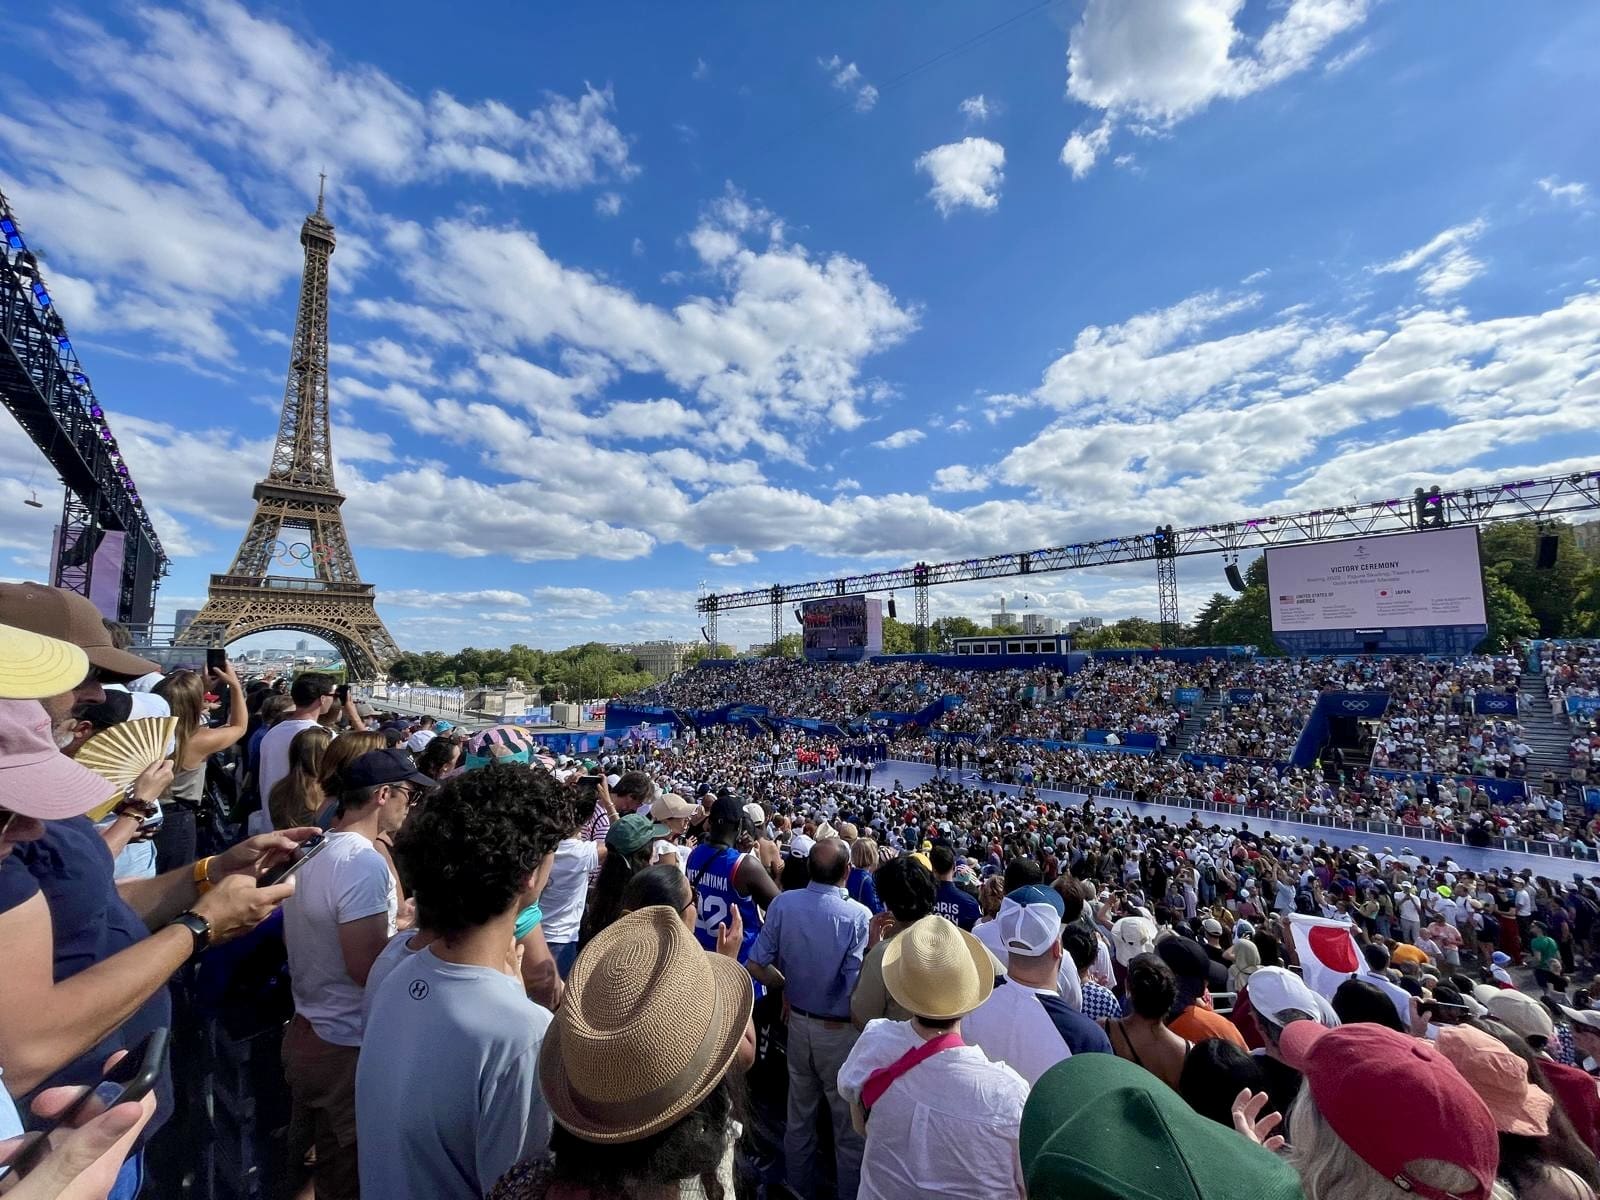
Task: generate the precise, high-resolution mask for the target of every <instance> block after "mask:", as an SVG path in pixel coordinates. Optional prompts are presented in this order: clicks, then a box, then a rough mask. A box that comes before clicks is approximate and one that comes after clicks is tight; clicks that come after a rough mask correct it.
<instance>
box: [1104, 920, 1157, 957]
mask: <svg viewBox="0 0 1600 1200" xmlns="http://www.w3.org/2000/svg"><path fill="white" fill-rule="evenodd" d="M1111 941H1112V945H1113V948H1114V949H1115V950H1116V952H1117V961H1118V962H1119V963H1121V964H1122V965H1123V966H1127V965H1128V964H1129V963H1131V962H1132V961H1133V960H1134V959H1136V958H1138V957H1139V955H1141V954H1149V953H1150V952H1151V951H1152V950H1154V949H1155V948H1156V923H1155V922H1154V921H1151V920H1149V919H1147V918H1145V917H1121V918H1119V919H1118V920H1117V921H1116V923H1115V924H1113V925H1112V926H1111Z"/></svg>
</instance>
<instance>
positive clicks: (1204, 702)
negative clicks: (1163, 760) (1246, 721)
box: [1167, 691, 1222, 754]
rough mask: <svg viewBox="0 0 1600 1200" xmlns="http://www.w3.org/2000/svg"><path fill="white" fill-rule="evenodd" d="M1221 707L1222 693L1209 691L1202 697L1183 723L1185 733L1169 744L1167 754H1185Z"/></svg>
mask: <svg viewBox="0 0 1600 1200" xmlns="http://www.w3.org/2000/svg"><path fill="white" fill-rule="evenodd" d="M1221 707H1222V695H1221V693H1220V692H1211V691H1207V692H1206V693H1205V694H1204V695H1203V696H1202V697H1201V699H1200V703H1199V704H1196V705H1195V706H1194V707H1193V708H1192V709H1190V710H1189V717H1188V719H1187V720H1186V721H1184V723H1183V732H1181V733H1179V734H1178V736H1177V737H1175V738H1173V739H1172V740H1171V742H1169V743H1168V745H1167V752H1168V753H1169V754H1183V753H1185V752H1186V751H1187V750H1188V749H1189V743H1190V742H1192V741H1193V740H1194V736H1195V734H1196V733H1198V732H1199V731H1200V730H1202V729H1204V728H1205V727H1206V723H1207V722H1208V721H1210V720H1211V714H1212V713H1213V712H1215V711H1216V710H1217V709H1219V708H1221Z"/></svg>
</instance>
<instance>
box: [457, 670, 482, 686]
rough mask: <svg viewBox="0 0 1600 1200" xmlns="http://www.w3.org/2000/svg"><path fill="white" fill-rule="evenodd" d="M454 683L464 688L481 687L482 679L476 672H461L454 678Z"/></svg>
mask: <svg viewBox="0 0 1600 1200" xmlns="http://www.w3.org/2000/svg"><path fill="white" fill-rule="evenodd" d="M456 682H457V683H459V684H460V685H461V686H462V687H464V688H475V687H482V686H483V678H482V677H481V676H480V675H479V674H478V673H477V672H476V671H463V672H461V674H459V675H457V676H456Z"/></svg>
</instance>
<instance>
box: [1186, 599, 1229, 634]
mask: <svg viewBox="0 0 1600 1200" xmlns="http://www.w3.org/2000/svg"><path fill="white" fill-rule="evenodd" d="M1232 603H1233V601H1232V600H1230V599H1228V597H1227V596H1224V595H1223V594H1222V593H1221V592H1213V593H1211V599H1209V600H1207V601H1206V602H1205V605H1204V606H1203V607H1202V608H1201V609H1200V611H1199V612H1197V613H1195V615H1194V623H1193V624H1192V625H1190V626H1189V628H1188V631H1187V634H1188V636H1187V641H1188V643H1189V644H1190V645H1191V646H1215V645H1216V644H1217V622H1218V621H1220V620H1221V619H1222V618H1223V616H1224V615H1226V613H1227V611H1228V608H1229V606H1230V605H1231V604H1232Z"/></svg>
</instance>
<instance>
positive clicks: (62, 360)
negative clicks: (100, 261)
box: [0, 193, 167, 622]
mask: <svg viewBox="0 0 1600 1200" xmlns="http://www.w3.org/2000/svg"><path fill="white" fill-rule="evenodd" d="M0 243H3V244H0V341H3V343H4V345H3V348H0V403H4V404H5V406H6V408H7V409H9V410H10V411H11V414H12V415H13V416H14V417H16V419H17V423H18V424H19V425H21V426H22V428H23V429H24V430H25V431H26V432H27V434H28V436H29V437H30V438H31V439H33V443H34V445H36V446H38V447H39V450H40V451H41V452H42V453H43V454H44V456H45V458H46V459H47V460H48V461H49V463H50V466H51V468H52V469H53V470H54V471H55V472H56V474H58V475H59V476H60V477H61V482H62V483H63V484H65V485H66V498H65V501H64V503H63V505H62V510H61V532H60V536H59V539H58V541H57V553H56V555H55V575H54V578H52V580H51V583H52V584H54V585H55V586H56V587H64V588H69V589H71V590H72V591H74V592H77V593H78V594H79V595H83V596H88V595H89V593H90V584H91V582H92V581H93V575H94V570H95V561H94V560H95V551H96V550H97V549H98V548H99V545H100V541H101V538H102V537H103V536H104V534H105V533H106V532H107V531H121V532H122V533H124V534H125V535H126V536H125V538H124V541H123V548H122V563H121V572H120V575H119V577H118V580H117V612H116V617H117V619H118V620H119V621H123V622H148V621H149V620H150V619H151V617H152V615H153V614H154V610H155V593H156V588H157V587H159V586H160V582H161V577H162V576H163V575H165V574H166V572H167V555H166V552H165V551H164V550H163V549H162V548H161V539H160V538H158V537H157V536H156V531H155V526H154V525H152V524H151V521H150V514H149V513H147V512H146V511H145V507H144V504H143V502H141V501H140V499H139V492H138V489H137V488H135V487H134V483H133V476H132V474H131V473H130V471H129V469H128V465H127V463H126V462H124V461H123V457H122V450H121V448H120V447H119V446H118V444H117V439H116V435H115V434H113V433H112V432H111V428H110V426H109V425H108V424H107V422H106V416H105V411H104V410H103V409H102V408H101V407H100V403H99V401H98V400H96V399H95V394H94V388H93V387H91V386H90V383H89V377H88V376H87V375H86V374H85V373H84V370H83V365H82V363H80V362H79V361H78V355H77V352H76V351H75V350H73V348H72V339H71V338H70V337H69V336H68V335H67V327H66V325H65V323H64V322H63V321H62V319H61V314H60V312H59V311H58V310H57V309H56V305H55V300H54V298H53V297H52V296H51V294H50V289H49V287H48V286H46V284H45V281H44V277H43V276H42V275H41V274H40V272H39V263H38V260H37V259H36V258H35V256H34V254H33V251H31V250H29V249H28V243H27V241H26V240H25V239H24V238H23V236H22V230H21V228H20V227H19V226H18V224H17V218H16V215H15V214H14V213H13V212H12V211H11V203H10V201H8V200H7V199H6V198H5V196H4V194H3V193H0ZM94 590H95V592H96V593H102V592H103V589H102V588H100V587H96V588H95V589H94Z"/></svg>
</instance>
